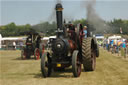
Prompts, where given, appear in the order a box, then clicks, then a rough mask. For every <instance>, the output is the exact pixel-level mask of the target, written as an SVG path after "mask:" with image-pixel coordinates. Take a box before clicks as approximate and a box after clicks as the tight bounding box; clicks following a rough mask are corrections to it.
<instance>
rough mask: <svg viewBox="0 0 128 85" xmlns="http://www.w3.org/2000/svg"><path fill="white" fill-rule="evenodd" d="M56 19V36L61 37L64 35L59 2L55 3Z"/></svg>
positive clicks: (61, 8)
mask: <svg viewBox="0 0 128 85" xmlns="http://www.w3.org/2000/svg"><path fill="white" fill-rule="evenodd" d="M55 9H56V20H57V37H62V36H63V35H64V30H63V15H62V10H63V7H62V5H61V3H58V4H56V8H55Z"/></svg>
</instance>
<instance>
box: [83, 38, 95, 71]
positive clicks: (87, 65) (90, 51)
mask: <svg viewBox="0 0 128 85" xmlns="http://www.w3.org/2000/svg"><path fill="white" fill-rule="evenodd" d="M82 57H83V66H84V70H85V71H94V70H95V66H96V54H95V50H94V43H93V39H92V38H91V37H88V38H86V39H83V43H82Z"/></svg>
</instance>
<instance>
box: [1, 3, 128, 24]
mask: <svg viewBox="0 0 128 85" xmlns="http://www.w3.org/2000/svg"><path fill="white" fill-rule="evenodd" d="M62 1H63V2H62V4H63V8H64V18H66V19H68V20H75V19H82V18H85V19H86V9H85V8H84V7H83V6H81V5H83V4H82V2H81V1H83V0H62ZM55 3H56V1H55V0H1V1H0V8H1V9H0V11H1V12H0V25H5V24H8V23H10V22H15V23H16V24H17V25H22V24H28V23H29V24H31V25H34V24H38V23H40V22H44V21H52V20H54V17H51V15H53V14H54V13H53V12H54V7H55ZM94 8H95V9H96V13H97V14H98V15H99V16H100V17H101V18H102V19H104V20H107V21H110V20H112V19H114V18H118V19H119V18H121V19H128V0H96V4H95V6H94Z"/></svg>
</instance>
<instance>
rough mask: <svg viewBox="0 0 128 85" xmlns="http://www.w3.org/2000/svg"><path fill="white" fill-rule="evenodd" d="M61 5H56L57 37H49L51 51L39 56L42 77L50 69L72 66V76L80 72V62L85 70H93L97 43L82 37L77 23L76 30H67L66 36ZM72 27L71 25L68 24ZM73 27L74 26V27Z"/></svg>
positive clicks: (81, 29)
mask: <svg viewBox="0 0 128 85" xmlns="http://www.w3.org/2000/svg"><path fill="white" fill-rule="evenodd" d="M62 10H63V8H62V5H61V4H60V3H58V4H57V5H56V17H57V35H56V36H57V38H56V39H52V38H51V39H50V40H49V41H50V44H51V51H49V52H44V54H43V55H42V57H41V72H42V75H43V77H49V76H50V75H51V72H52V69H53V70H57V69H64V68H66V67H69V66H72V72H73V75H74V77H79V76H80V74H81V67H82V64H83V66H84V70H85V71H93V70H95V65H96V56H97V57H98V55H97V54H98V53H97V52H98V51H97V48H98V47H97V44H96V41H95V39H93V38H92V37H87V38H86V39H85V38H83V27H82V25H81V24H80V25H78V27H77V29H76V31H75V30H69V31H68V33H70V34H71V36H67V31H66V26H65V25H63V18H62ZM69 27H71V28H74V27H73V26H69ZM74 29H75V28H74ZM88 36H89V35H88Z"/></svg>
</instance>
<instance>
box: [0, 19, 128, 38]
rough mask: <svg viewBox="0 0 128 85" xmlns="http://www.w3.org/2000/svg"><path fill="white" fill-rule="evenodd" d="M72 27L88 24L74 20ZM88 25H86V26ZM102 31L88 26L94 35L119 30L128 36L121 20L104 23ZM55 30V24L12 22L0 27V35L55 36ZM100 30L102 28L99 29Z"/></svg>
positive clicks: (124, 23) (127, 27)
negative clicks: (33, 32) (20, 23)
mask: <svg viewBox="0 0 128 85" xmlns="http://www.w3.org/2000/svg"><path fill="white" fill-rule="evenodd" d="M72 23H73V24H74V25H77V24H78V23H81V24H82V25H83V26H84V25H88V24H89V23H88V22H87V20H85V19H81V20H74V21H72ZM87 23H88V24H87ZM104 27H106V28H105V29H104V31H103V30H97V29H96V27H94V26H93V25H90V28H91V31H94V32H95V33H103V34H104V33H106V34H109V33H111V34H120V30H122V34H128V20H122V19H113V20H112V21H108V22H104ZM56 29H57V25H56V22H52V23H49V22H42V23H39V24H36V25H30V24H26V25H16V24H15V23H14V22H12V23H9V24H7V25H3V26H0V34H2V36H4V37H8V36H24V35H25V32H28V31H31V30H35V31H37V32H41V33H44V34H45V35H46V36H50V35H55V30H56ZM101 29H102V27H101Z"/></svg>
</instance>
